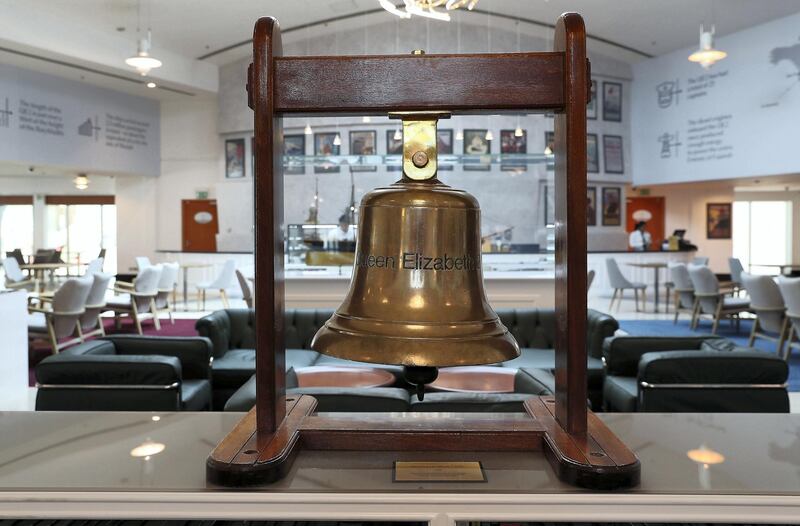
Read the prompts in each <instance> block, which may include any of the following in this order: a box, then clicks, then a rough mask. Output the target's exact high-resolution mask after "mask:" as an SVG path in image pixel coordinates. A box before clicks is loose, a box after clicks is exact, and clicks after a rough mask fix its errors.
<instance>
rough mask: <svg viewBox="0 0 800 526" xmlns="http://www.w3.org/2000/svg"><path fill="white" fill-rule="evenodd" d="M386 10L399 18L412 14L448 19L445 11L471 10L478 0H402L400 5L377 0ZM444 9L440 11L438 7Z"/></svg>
mask: <svg viewBox="0 0 800 526" xmlns="http://www.w3.org/2000/svg"><path fill="white" fill-rule="evenodd" d="M378 3H379V4H380V5H381V7H382V8H384V9H385V10H386V11H388V12H390V13H391V14H393V15H395V16H398V17H400V18H411V16H412V15H417V16H422V17H425V18H433V19H434V20H444V21H450V14H449V13H447V11H454V10H456V9H460V8H462V7H466V8H467V9H468V10H470V11H472V9H473V8H474V7H475V5H476V4H477V3H478V0H403V3H402V4H401V5H399V6H398V5H395V4H394V3H393V1H392V0H378ZM442 7H443V8H444V9H445V11H440V8H442Z"/></svg>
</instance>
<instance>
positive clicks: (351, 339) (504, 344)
mask: <svg viewBox="0 0 800 526" xmlns="http://www.w3.org/2000/svg"><path fill="white" fill-rule="evenodd" d="M350 320H352V318H349V317H345V316H340V315H339V314H338V313H337V314H334V315H333V316H332V317H331V319H330V320H328V321H327V322H325V325H324V326H323V327H322V328H320V330H319V331H317V334H316V335H315V336H314V339H313V340H312V341H311V349H313V350H315V351H317V352H319V353H321V354H325V355H328V356H333V357H336V358H342V359H345V360H353V361H356V362H367V363H379V364H385V365H403V366H408V367H454V366H459V365H488V364H494V363H499V362H505V361H508V360H513V359H514V358H517V357H519V355H520V352H519V346H518V345H517V342H516V340H515V339H514V337H513V336H512V335H511V334H510V333H509V332H508V329H506V327H505V326H504V325H503V324H502V323H500V320H499V319H497V318H495V319H494V320H491V319H490V320H485V321H481V322H469V323H459V324H441V325H439V324H430V325H423V326H422V327H423V329H427V330H428V334H427V335H426V336H418V337H415V336H413V334H414V333H415V332H416V333H419V332H420V331H419V330H418V328H419V327H420V325H418V324H414V323H406V324H403V323H393V324H388V325H381V324H380V323H376V322H374V321H373V322H370V321H369V320H358V323H357V324H355V325H354V324H352V323H348V321H350ZM368 323H372V324H373V327H372V330H369V331H368V330H363V329H364V327H359V325H362V324H368ZM409 327H416V329H409ZM376 328H377V329H378V330H379V331H380V332H379V333H377V332H375V329H376ZM447 332H454V333H457V334H458V336H452V335H450V336H448V335H447Z"/></svg>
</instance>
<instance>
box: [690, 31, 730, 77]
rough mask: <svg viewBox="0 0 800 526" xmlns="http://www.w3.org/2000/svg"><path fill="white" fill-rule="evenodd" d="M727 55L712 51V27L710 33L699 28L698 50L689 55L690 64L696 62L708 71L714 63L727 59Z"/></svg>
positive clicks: (717, 50) (722, 52)
mask: <svg viewBox="0 0 800 526" xmlns="http://www.w3.org/2000/svg"><path fill="white" fill-rule="evenodd" d="M727 56H728V54H727V53H725V52H724V51H720V50H719V49H714V26H711V31H706V30H705V27H703V26H702V25H701V26H700V48H699V49H698V50H697V51H695V52H694V53H692V54H691V55H689V61H690V62H697V63H698V64H700V65H701V66H702V67H703V69H708V68H710V67H711V66H713V65H714V63H716V62H718V61H720V60H722V59H723V58H725V57H727Z"/></svg>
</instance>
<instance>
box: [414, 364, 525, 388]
mask: <svg viewBox="0 0 800 526" xmlns="http://www.w3.org/2000/svg"><path fill="white" fill-rule="evenodd" d="M516 374H517V370H516V369H508V368H504V367H492V366H490V365H474V366H466V367H447V368H444V369H440V370H439V377H438V378H436V380H435V381H433V383H431V384H430V385H429V387H430V388H431V389H432V390H435V391H450V392H457V393H466V392H480V393H513V392H514V376H515V375H516Z"/></svg>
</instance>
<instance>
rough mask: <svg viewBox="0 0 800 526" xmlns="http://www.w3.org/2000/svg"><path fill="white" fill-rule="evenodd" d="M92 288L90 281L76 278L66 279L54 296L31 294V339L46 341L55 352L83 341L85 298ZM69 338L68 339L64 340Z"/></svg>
mask: <svg viewBox="0 0 800 526" xmlns="http://www.w3.org/2000/svg"><path fill="white" fill-rule="evenodd" d="M91 288H92V281H91V280H89V279H85V278H73V279H68V280H66V281H65V282H64V283H63V284H62V285H61V287H59V289H58V290H57V291H56V292H55V293H54V294H53V296H52V297H50V296H38V297H34V296H32V297H30V298H29V299H28V313H29V314H30V316H29V318H28V339H29V340H46V341H47V342H48V343H49V344H50V348H51V349H52V351H53V354H56V353H57V352H58V351H60V350H61V349H63V348H64V347H67V346H69V345H72V344H75V343H80V342H82V341H83V334H82V333H81V324H80V317H81V315H82V314H83V313H84V312H85V311H86V298H88V296H89V292H90V291H91ZM70 337H71V339H69V340H66V341H64V340H63V339H64V338H70ZM59 340H62V341H60V342H59Z"/></svg>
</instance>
